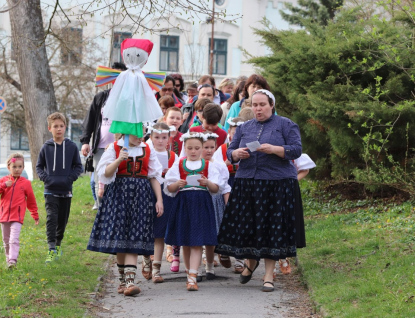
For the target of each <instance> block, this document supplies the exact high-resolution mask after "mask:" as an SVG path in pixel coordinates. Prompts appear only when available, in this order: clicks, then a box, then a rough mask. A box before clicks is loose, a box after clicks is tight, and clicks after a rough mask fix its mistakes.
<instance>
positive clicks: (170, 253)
mask: <svg viewBox="0 0 415 318" xmlns="http://www.w3.org/2000/svg"><path fill="white" fill-rule="evenodd" d="M166 261H168V262H169V263H171V262H173V247H172V246H171V245H167V247H166Z"/></svg>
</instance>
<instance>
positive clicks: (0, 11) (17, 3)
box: [0, 0, 22, 13]
mask: <svg viewBox="0 0 415 318" xmlns="http://www.w3.org/2000/svg"><path fill="white" fill-rule="evenodd" d="M20 2H22V0H18V1H17V2H16V3H15V4H14V5H13V6H12V7H10V8H7V7H6V8H5V9H0V13H6V12H9V11H10V10H13V9H14V8H16V7H17V6H18V5H19V4H20Z"/></svg>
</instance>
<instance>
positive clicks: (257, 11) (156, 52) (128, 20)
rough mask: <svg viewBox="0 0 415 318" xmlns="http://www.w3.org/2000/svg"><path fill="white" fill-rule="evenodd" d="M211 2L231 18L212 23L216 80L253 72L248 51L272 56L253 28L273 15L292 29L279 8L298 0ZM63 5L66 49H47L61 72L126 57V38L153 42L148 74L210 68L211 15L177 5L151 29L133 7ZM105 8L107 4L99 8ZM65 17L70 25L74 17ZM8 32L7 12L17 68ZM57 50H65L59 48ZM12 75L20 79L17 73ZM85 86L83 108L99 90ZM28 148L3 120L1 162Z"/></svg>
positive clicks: (3, 16) (74, 123) (76, 129)
mask: <svg viewBox="0 0 415 318" xmlns="http://www.w3.org/2000/svg"><path fill="white" fill-rule="evenodd" d="M212 1H214V2H215V11H216V12H226V18H225V19H226V21H215V22H214V32H213V44H214V45H213V76H214V77H215V78H216V80H217V82H220V80H222V79H223V78H226V77H228V78H236V77H238V76H240V75H246V76H249V75H251V74H252V73H254V72H255V70H254V69H253V67H252V65H250V64H247V63H245V61H246V60H247V58H248V57H247V56H246V53H247V54H248V55H252V56H261V55H266V54H267V53H268V51H267V48H266V47H265V46H264V45H262V44H261V43H260V42H259V41H258V38H257V37H256V36H255V34H254V28H259V29H260V28H262V27H263V26H262V24H261V21H262V20H263V18H267V19H268V20H269V21H270V22H271V23H272V24H273V25H274V26H275V27H276V28H278V29H288V28H289V27H290V26H289V25H288V23H287V22H285V21H283V20H282V18H281V16H280V13H279V11H280V10H283V9H284V3H285V2H290V3H293V4H295V3H296V0H283V1H280V0H210V1H209V2H208V5H209V6H212V5H213V2H212ZM41 2H42V9H43V16H44V22H45V24H46V23H47V22H48V21H49V19H50V17H51V16H52V12H53V5H54V1H52V0H44V1H41ZM88 2H90V0H79V1H78V3H81V4H82V3H88ZM166 2H167V0H166ZM5 5H6V1H5V0H0V8H1V7H4V6H5ZM60 5H61V6H62V8H63V9H64V11H65V14H63V12H61V11H57V12H55V14H54V17H53V20H52V22H53V23H52V26H53V29H54V30H60V32H59V36H60V37H61V39H62V41H61V44H60V48H58V49H56V45H53V43H52V44H51V45H50V46H48V53H49V55H50V56H52V58H51V61H50V65H51V68H52V69H57V70H58V72H59V70H60V69H63V68H64V67H65V66H70V67H71V68H77V67H79V68H81V67H89V68H95V67H96V66H98V65H105V66H110V65H111V64H112V63H113V62H119V61H121V60H122V59H121V54H120V47H121V43H122V41H123V40H124V39H126V38H146V39H149V40H151V41H152V42H153V43H154V48H153V51H152V53H151V55H150V57H149V60H148V62H147V64H146V66H145V67H144V70H145V71H166V72H167V73H181V74H182V75H183V77H184V79H185V80H186V81H189V82H190V81H195V80H197V79H198V78H199V77H200V76H201V75H204V74H208V73H209V61H210V59H209V53H210V43H211V40H212V24H211V23H210V18H211V17H210V16H209V15H207V14H195V13H194V12H192V11H187V12H180V11H178V10H177V9H176V10H174V8H173V9H172V10H170V11H169V10H166V11H165V12H160V14H157V13H155V14H151V15H149V17H148V18H146V19H145V20H144V22H143V25H145V26H146V28H147V29H143V28H140V27H138V28H137V25H136V23H135V22H134V21H135V20H137V19H138V18H140V12H141V8H135V9H131V12H130V14H129V15H128V16H126V15H125V13H123V12H122V11H119V8H118V9H117V7H112V8H104V4H103V3H101V4H97V5H96V6H95V7H94V10H97V12H99V14H98V13H97V14H95V15H91V14H86V13H85V11H83V10H84V9H85V7H82V6H81V5H75V6H74V5H73V1H69V0H63V1H62V0H61V1H60ZM100 6H102V10H101V11H100ZM170 13H171V14H170ZM141 14H142V13H141ZM66 16H68V17H69V18H70V21H71V22H68V19H67V18H66ZM79 17H82V19H79ZM160 30H161V31H160ZM153 31H154V32H153ZM10 35H11V30H10V20H9V15H8V13H0V43H1V44H2V46H3V47H5V48H6V52H9V55H7V56H8V57H9V59H8V61H7V63H10V64H11V65H12V64H13V63H15V61H14V59H13V56H12V44H11V40H10V39H11V37H10ZM56 50H58V51H59V52H57V53H56ZM14 76H15V77H16V78H18V76H17V75H16V74H15V75H14ZM0 81H1V79H0ZM93 81H94V78H93V76H90V82H91V84H92V83H93ZM1 87H2V86H0V88H1ZM84 89H86V90H88V92H87V93H85V92H83V93H79V92H78V93H79V95H82V96H88V98H89V97H90V98H89V99H88V98H86V99H85V100H84V102H83V105H81V106H82V107H84V109H88V107H89V105H90V103H91V100H92V96H93V95H94V94H95V93H96V92H97V89H94V88H93V85H89V86H86V87H85V88H84ZM78 91H79V89H78ZM56 94H57V100H58V108H59V109H61V108H63V107H64V108H65V109H71V107H75V105H71V104H70V103H69V104H65V105H63V103H68V102H67V101H65V102H62V103H61V104H59V100H60V99H59V94H61V92H59V91H58V90H57V92H56ZM5 95H6V96H5ZM0 96H4V97H6V99H7V93H6V92H2V91H0ZM78 103H79V102H78ZM76 106H79V105H76ZM66 113H67V114H68V112H66ZM81 122H82V121H81V120H80V119H79V118H76V117H75V119H73V120H71V121H70V125H69V127H68V133H67V135H68V137H69V138H71V139H72V140H74V141H75V142H79V135H80V133H81ZM28 147H29V145H28V139H27V133H26V131H25V129H24V127H20V128H14V127H11V126H10V125H9V126H7V124H6V123H4V122H3V123H2V127H1V138H0V162H4V161H5V160H6V158H7V156H8V155H9V154H10V153H11V152H15V151H19V152H23V153H24V154H25V156H27V157H28V158H30V153H29V151H28ZM28 160H29V159H28ZM34 160H36V158H34Z"/></svg>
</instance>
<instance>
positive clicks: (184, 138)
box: [180, 132, 207, 142]
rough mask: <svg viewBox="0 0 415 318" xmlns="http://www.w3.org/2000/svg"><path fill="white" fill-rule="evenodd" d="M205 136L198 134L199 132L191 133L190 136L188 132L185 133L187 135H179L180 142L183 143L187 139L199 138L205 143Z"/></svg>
mask: <svg viewBox="0 0 415 318" xmlns="http://www.w3.org/2000/svg"><path fill="white" fill-rule="evenodd" d="M206 135H207V134H203V133H200V132H198V133H192V134H190V133H189V132H187V133H185V134H183V135H181V137H180V141H183V142H185V141H186V140H187V139H193V138H200V139H202V140H203V141H206V140H207V137H206Z"/></svg>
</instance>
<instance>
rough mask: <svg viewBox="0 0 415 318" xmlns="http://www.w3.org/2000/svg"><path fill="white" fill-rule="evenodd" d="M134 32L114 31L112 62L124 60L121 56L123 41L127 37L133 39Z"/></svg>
mask: <svg viewBox="0 0 415 318" xmlns="http://www.w3.org/2000/svg"><path fill="white" fill-rule="evenodd" d="M132 36H133V35H132V33H130V32H114V33H113V35H112V51H111V64H112V63H115V62H122V56H121V43H122V42H123V41H124V40H125V39H131V38H132Z"/></svg>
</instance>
